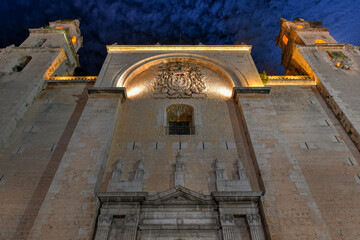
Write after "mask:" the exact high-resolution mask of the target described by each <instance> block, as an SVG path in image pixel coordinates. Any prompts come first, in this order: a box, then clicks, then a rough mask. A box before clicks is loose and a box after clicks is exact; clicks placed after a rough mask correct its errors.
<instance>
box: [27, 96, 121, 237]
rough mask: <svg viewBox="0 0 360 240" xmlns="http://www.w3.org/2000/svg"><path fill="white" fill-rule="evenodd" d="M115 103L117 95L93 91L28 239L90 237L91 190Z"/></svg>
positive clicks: (100, 166)
mask: <svg viewBox="0 0 360 240" xmlns="http://www.w3.org/2000/svg"><path fill="white" fill-rule="evenodd" d="M119 103H120V96H119V95H116V96H114V97H113V96H110V97H109V96H99V95H97V96H95V97H91V98H90V99H89V100H88V102H87V104H86V106H85V108H84V111H83V113H82V115H81V117H80V120H79V122H78V124H77V126H76V128H75V130H74V133H73V134H72V137H71V140H70V142H69V145H68V147H67V149H66V151H65V153H64V156H63V157H62V159H61V162H60V165H59V167H58V169H57V172H56V174H55V176H54V179H53V181H52V183H51V185H50V188H49V191H48V192H47V194H46V197H45V199H44V202H43V203H42V206H41V208H40V210H39V214H38V215H37V217H36V219H35V222H34V225H33V227H32V229H31V232H30V234H29V237H28V239H34V240H35V239H37V240H38V239H90V238H91V237H92V234H93V231H94V223H95V220H96V214H97V210H98V209H97V204H98V202H97V198H96V196H95V193H96V192H97V191H98V186H99V183H98V179H102V171H103V168H104V164H105V163H106V160H107V157H108V151H109V145H110V142H111V139H112V136H113V133H114V127H115V116H116V111H117V109H118V104H119ZM59 233H61V234H59Z"/></svg>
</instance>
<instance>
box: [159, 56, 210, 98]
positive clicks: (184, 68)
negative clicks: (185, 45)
mask: <svg viewBox="0 0 360 240" xmlns="http://www.w3.org/2000/svg"><path fill="white" fill-rule="evenodd" d="M154 81H155V83H154V90H155V93H154V97H160V98H164V97H205V96H206V95H205V94H204V92H205V91H206V85H205V83H204V75H203V74H202V73H201V71H200V69H199V67H197V66H195V65H191V64H189V63H180V62H173V63H167V64H164V65H162V66H160V67H159V69H158V70H157V72H156V74H155V76H154Z"/></svg>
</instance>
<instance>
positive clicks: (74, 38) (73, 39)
mask: <svg viewBox="0 0 360 240" xmlns="http://www.w3.org/2000/svg"><path fill="white" fill-rule="evenodd" d="M71 42H72V44H73V45H75V43H76V36H73V37H72V39H71Z"/></svg>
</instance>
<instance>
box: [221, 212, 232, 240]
mask: <svg viewBox="0 0 360 240" xmlns="http://www.w3.org/2000/svg"><path fill="white" fill-rule="evenodd" d="M220 223H221V228H222V235H223V240H235V222H234V216H233V215H231V214H224V215H221V217H220Z"/></svg>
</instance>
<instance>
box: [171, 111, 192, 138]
mask: <svg viewBox="0 0 360 240" xmlns="http://www.w3.org/2000/svg"><path fill="white" fill-rule="evenodd" d="M193 116H194V108H193V107H191V106H189V105H186V104H174V105H170V106H169V107H167V109H166V121H167V133H168V134H169V135H190V134H195V126H194V121H193Z"/></svg>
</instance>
